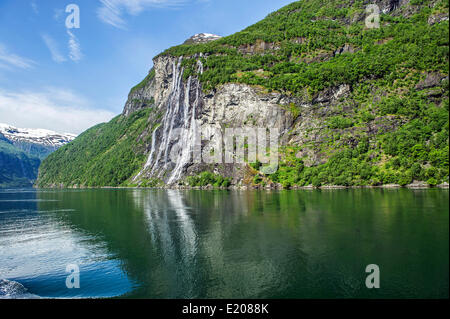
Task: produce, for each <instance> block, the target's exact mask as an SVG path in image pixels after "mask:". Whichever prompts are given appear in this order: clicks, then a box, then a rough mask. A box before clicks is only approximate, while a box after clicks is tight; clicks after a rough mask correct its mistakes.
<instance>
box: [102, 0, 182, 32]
mask: <svg viewBox="0 0 450 319" xmlns="http://www.w3.org/2000/svg"><path fill="white" fill-rule="evenodd" d="M187 1H188V0H100V2H101V6H100V8H98V10H97V15H98V17H99V18H100V20H102V21H103V22H105V23H107V24H110V25H112V26H114V27H116V28H120V29H125V28H126V21H125V19H124V15H125V14H129V15H138V14H139V13H141V12H142V11H144V10H147V9H150V8H165V7H176V6H179V5H181V4H184V3H186V2H187Z"/></svg>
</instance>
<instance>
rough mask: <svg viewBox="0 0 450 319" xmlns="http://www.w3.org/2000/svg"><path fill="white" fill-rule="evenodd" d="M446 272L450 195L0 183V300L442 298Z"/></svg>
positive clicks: (441, 192)
mask: <svg viewBox="0 0 450 319" xmlns="http://www.w3.org/2000/svg"><path fill="white" fill-rule="evenodd" d="M68 264H76V265H79V268H80V286H81V287H80V289H68V288H67V287H66V284H65V282H66V277H67V276H68V275H69V273H66V266H67V265H68ZM369 264H377V265H378V266H379V267H380V272H381V273H380V279H381V287H380V289H372V290H369V289H367V288H366V285H365V281H366V276H367V275H368V274H366V273H365V268H366V266H367V265H369ZM448 268H449V192H448V190H437V189H436V190H434V189H433V190H407V189H396V190H383V189H364V190H363V189H359V190H326V191H318V190H314V191H278V192H274V191H272V192H265V191H194V190H192V191H177V190H149V189H148V190H147V189H143V190H137V189H122V190H117V189H114V190H112V189H110V190H106V189H102V190H20V191H18V190H5V191H0V280H1V279H6V280H8V282H5V281H3V282H2V284H0V285H3V287H0V294H2V293H3V297H13V298H17V297H18V298H20V297H21V295H20V294H23V295H22V296H23V297H30V296H39V297H62V298H69V297H132V298H448V296H449V290H448V288H449V287H448V285H449V269H448ZM7 283H9V285H11V283H19V284H21V285H23V287H25V288H26V290H27V291H26V294H24V292H23V291H22V292H20V293H17V292H11V291H9V290H8V284H7ZM0 297H1V296H0Z"/></svg>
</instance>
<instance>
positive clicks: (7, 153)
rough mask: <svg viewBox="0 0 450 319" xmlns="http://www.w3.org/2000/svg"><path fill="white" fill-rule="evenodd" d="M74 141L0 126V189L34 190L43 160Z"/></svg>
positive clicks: (64, 136) (46, 132) (50, 133)
mask: <svg viewBox="0 0 450 319" xmlns="http://www.w3.org/2000/svg"><path fill="white" fill-rule="evenodd" d="M74 138H75V135H73V134H59V133H56V132H53V131H49V130H43V129H19V128H16V127H13V126H11V125H7V124H0V188H5V187H31V186H33V184H34V182H35V180H36V178H37V173H38V169H39V165H40V163H41V160H42V159H44V158H46V157H47V156H48V155H49V154H50V153H52V152H54V151H56V150H57V149H58V148H59V147H61V146H63V145H65V144H67V143H69V142H70V141H72V140H73V139H74Z"/></svg>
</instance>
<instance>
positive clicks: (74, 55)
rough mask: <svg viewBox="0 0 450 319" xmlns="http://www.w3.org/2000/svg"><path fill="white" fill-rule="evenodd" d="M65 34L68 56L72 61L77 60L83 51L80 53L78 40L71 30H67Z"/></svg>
mask: <svg viewBox="0 0 450 319" xmlns="http://www.w3.org/2000/svg"><path fill="white" fill-rule="evenodd" d="M67 34H68V35H69V51H70V53H69V58H70V59H71V60H72V61H75V62H78V61H80V60H81V58H82V57H83V53H81V46H80V42H79V41H78V39H77V37H76V36H75V34H73V33H72V32H71V31H69V30H67Z"/></svg>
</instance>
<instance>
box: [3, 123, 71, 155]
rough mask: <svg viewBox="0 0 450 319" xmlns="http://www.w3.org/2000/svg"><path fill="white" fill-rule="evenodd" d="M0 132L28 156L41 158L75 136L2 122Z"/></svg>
mask: <svg viewBox="0 0 450 319" xmlns="http://www.w3.org/2000/svg"><path fill="white" fill-rule="evenodd" d="M0 133H1V134H3V135H4V137H5V138H6V139H7V140H9V141H10V142H11V143H12V144H13V145H14V146H16V147H17V148H19V149H21V150H22V151H24V152H25V153H27V154H28V155H29V156H32V157H38V158H39V159H41V160H43V159H44V158H46V157H47V156H48V155H49V154H50V153H53V152H54V151H56V150H57V149H58V148H60V147H61V146H63V145H65V144H67V143H69V142H71V141H73V140H74V139H75V137H76V135H74V134H70V133H64V134H60V133H56V132H54V131H50V130H44V129H27V128H17V127H14V126H11V125H8V124H2V123H0Z"/></svg>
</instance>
